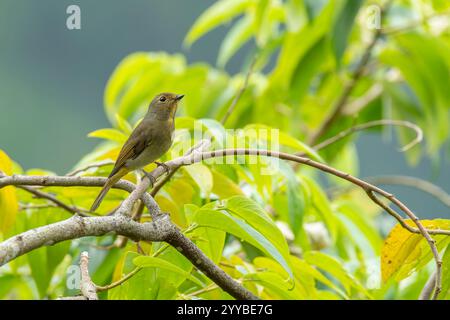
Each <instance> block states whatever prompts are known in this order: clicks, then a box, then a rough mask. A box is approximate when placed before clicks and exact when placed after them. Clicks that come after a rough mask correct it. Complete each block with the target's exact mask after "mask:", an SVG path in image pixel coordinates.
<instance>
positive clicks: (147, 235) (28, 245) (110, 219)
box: [0, 149, 450, 299]
mask: <svg viewBox="0 0 450 320" xmlns="http://www.w3.org/2000/svg"><path fill="white" fill-rule="evenodd" d="M239 155H254V156H266V157H276V158H280V159H284V160H288V161H294V162H298V163H301V164H304V165H308V166H311V167H313V168H316V169H318V170H321V171H323V172H326V173H328V174H332V175H334V176H337V177H339V178H341V179H344V180H347V181H349V182H351V183H352V184H354V185H356V186H358V187H360V188H361V189H363V190H364V191H365V192H366V193H367V195H368V196H369V197H370V198H371V199H372V200H373V201H374V202H375V203H376V204H378V205H379V206H380V207H382V208H383V209H384V210H386V211H387V212H388V213H389V214H390V215H392V216H393V217H394V218H395V219H397V220H398V221H399V223H400V224H401V225H402V226H403V227H404V228H406V229H407V230H409V231H410V232H413V233H419V234H421V235H422V236H423V237H424V238H425V239H426V240H427V242H428V244H429V246H430V248H431V251H432V253H433V256H434V259H435V262H436V282H435V290H434V298H436V297H437V295H438V294H439V292H440V290H441V277H442V276H441V264H442V262H441V260H440V257H439V253H438V251H437V248H436V244H435V242H434V240H433V239H432V238H431V236H430V234H444V235H450V231H449V230H440V229H433V230H427V229H426V228H424V226H423V225H422V223H421V222H420V220H419V219H418V218H417V216H416V215H415V214H414V213H413V212H412V211H411V210H410V209H409V208H408V207H407V206H406V205H404V204H403V203H402V202H401V201H400V200H398V199H397V198H396V197H395V196H394V195H392V194H390V193H388V192H387V191H384V190H383V189H380V188H379V187H377V186H374V185H372V184H370V183H368V182H366V181H363V180H361V179H359V178H356V177H354V176H352V175H350V174H348V173H345V172H342V171H339V170H337V169H335V168H332V167H330V166H327V165H325V164H323V163H319V162H316V161H313V160H311V159H309V158H305V157H299V156H296V155H291V154H287V153H283V152H275V151H270V150H257V149H223V150H216V151H205V152H200V151H198V150H193V151H192V152H191V153H190V154H189V155H187V156H183V157H180V158H176V159H173V160H171V161H168V162H166V165H167V166H169V167H180V166H182V165H189V164H193V163H196V162H200V161H203V160H207V159H210V158H215V157H226V156H239ZM163 173H164V169H163V168H162V167H157V168H156V169H155V170H153V171H152V172H151V173H150V174H152V175H153V176H154V177H159V176H160V175H162V174H163ZM104 180H105V179H104V178H91V177H56V176H50V177H43V176H37V177H36V176H31V177H28V176H11V177H8V176H4V177H0V187H2V186H5V185H11V184H12V185H21V184H28V185H45V186H48V185H63V186H71V185H72V186H73V184H74V183H77V184H79V185H84V186H94V185H95V186H97V185H103V183H104ZM149 184H150V181H149V179H148V178H147V177H145V178H144V179H142V181H141V182H140V183H139V185H138V186H137V187H136V188H134V189H133V184H131V183H130V182H127V181H123V180H121V181H120V182H118V183H117V184H116V185H115V187H119V188H122V189H125V190H128V191H131V194H130V196H129V197H128V198H126V199H125V200H124V201H123V202H122V204H121V205H120V207H119V209H118V210H117V212H116V214H115V215H113V216H106V217H89V218H82V217H79V216H77V215H76V216H74V217H72V218H71V219H69V220H65V221H62V222H58V223H55V224H52V225H48V226H44V227H40V228H37V229H34V230H30V231H27V232H24V233H22V234H21V235H18V236H15V237H13V238H10V239H8V240H6V241H5V242H3V243H1V244H0V265H2V264H4V263H6V262H8V261H10V260H12V259H14V258H16V257H18V256H20V255H22V254H24V253H27V252H29V251H31V250H33V249H36V248H39V247H41V246H44V245H51V244H54V243H57V242H60V241H64V240H69V239H74V238H79V237H84V236H100V235H104V234H106V233H108V232H115V233H117V234H120V235H124V236H127V237H129V238H130V239H133V240H135V241H139V240H146V241H166V242H167V243H169V244H171V245H172V246H174V247H175V248H177V249H179V250H180V252H181V253H182V254H183V255H185V256H186V258H188V259H189V260H190V261H191V262H192V263H193V264H194V265H195V266H197V268H199V270H201V271H203V272H204V273H205V274H206V275H207V276H208V277H210V278H211V280H213V281H214V282H215V283H217V284H218V285H219V286H220V287H221V288H223V289H224V290H225V291H227V292H229V293H230V294H231V295H233V296H234V297H235V298H240V299H253V298H256V297H255V296H254V295H253V294H252V293H251V292H249V291H248V290H246V289H245V288H243V287H242V286H240V285H239V284H238V283H237V282H236V281H235V280H233V279H232V278H230V277H229V276H228V275H227V274H226V273H225V272H224V271H223V270H222V269H220V268H219V267H217V266H216V265H214V264H213V263H212V262H211V261H210V260H209V259H208V258H207V257H206V256H205V255H204V254H203V252H201V251H200V250H199V249H198V247H196V246H195V244H194V243H192V241H191V240H190V239H188V238H187V237H185V236H184V235H183V234H182V233H181V232H180V231H179V230H178V228H177V227H176V226H175V225H174V224H173V223H172V222H171V221H170V219H169V218H168V217H167V216H166V215H164V214H161V213H160V210H159V207H158V205H157V204H156V202H155V201H154V199H153V198H152V197H151V196H150V195H149V194H148V193H146V189H147V188H148V186H149ZM376 195H380V196H382V197H384V198H386V199H388V200H389V201H390V202H392V203H393V204H394V205H396V206H397V207H398V208H399V209H400V210H401V211H402V212H403V213H405V214H406V216H408V217H409V218H410V219H411V220H412V222H413V223H414V224H415V225H416V228H414V227H412V226H409V225H408V224H407V223H406V222H405V220H404V219H403V218H402V217H401V216H400V215H399V214H398V213H396V212H395V211H394V210H392V209H391V208H389V207H388V206H387V205H385V204H384V203H383V202H382V201H380V200H379V199H378V197H377V196H376ZM138 199H142V201H143V202H144V203H145V205H146V206H147V208H149V212H150V213H151V214H152V217H153V221H152V222H147V223H138V222H135V221H133V219H131V217H130V216H129V212H131V209H132V207H133V205H134V203H135V202H136V201H137V200H138ZM161 217H163V218H161Z"/></svg>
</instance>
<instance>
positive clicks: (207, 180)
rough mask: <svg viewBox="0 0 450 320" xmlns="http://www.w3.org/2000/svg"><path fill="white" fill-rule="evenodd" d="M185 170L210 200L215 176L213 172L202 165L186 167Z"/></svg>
mask: <svg viewBox="0 0 450 320" xmlns="http://www.w3.org/2000/svg"><path fill="white" fill-rule="evenodd" d="M184 170H185V171H186V172H187V173H188V174H189V176H190V177H191V178H192V180H193V181H194V182H195V183H196V184H197V185H198V186H199V188H200V190H201V191H202V193H203V194H204V196H205V197H206V198H209V195H210V194H211V191H212V188H213V175H212V173H211V170H210V169H209V168H208V167H207V166H205V165H204V164H201V163H194V164H193V165H190V166H185V167H184Z"/></svg>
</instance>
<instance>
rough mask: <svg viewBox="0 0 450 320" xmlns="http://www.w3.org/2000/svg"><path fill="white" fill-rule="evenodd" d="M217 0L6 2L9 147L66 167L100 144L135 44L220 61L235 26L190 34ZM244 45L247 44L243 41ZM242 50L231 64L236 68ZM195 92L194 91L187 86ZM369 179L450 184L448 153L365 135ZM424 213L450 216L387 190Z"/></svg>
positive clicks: (30, 162)
mask: <svg viewBox="0 0 450 320" xmlns="http://www.w3.org/2000/svg"><path fill="white" fill-rule="evenodd" d="M212 2H213V1H195V0H183V1H175V0H166V1H156V0H130V1H126V2H125V1H106V0H96V1H87V0H85V1H62V0H41V1H31V0H27V1H25V0H23V1H14V0H2V1H1V2H0V43H1V44H0V46H1V49H0V70H1V72H0V148H2V149H4V150H5V151H6V152H7V153H8V154H9V155H10V156H11V157H12V158H13V159H14V160H15V161H17V162H19V163H20V164H21V165H22V166H23V167H24V168H26V169H28V168H34V167H39V168H46V169H48V170H51V171H54V172H57V173H64V172H66V171H68V170H70V168H71V167H72V166H73V165H74V164H75V163H76V162H77V161H78V160H79V159H80V158H81V156H82V155H83V154H85V153H87V152H88V151H89V150H91V149H92V148H93V146H94V145H95V144H96V143H98V141H97V140H95V139H90V138H87V137H86V134H87V133H88V132H90V131H93V130H95V129H98V128H102V127H108V126H109V124H108V121H107V119H106V116H105V114H104V111H103V90H104V87H105V84H106V81H107V79H108V78H109V76H110V74H111V73H112V71H113V70H114V68H115V66H116V65H117V64H118V63H119V61H120V60H121V59H122V58H124V57H125V56H126V55H127V54H129V53H132V52H135V51H166V52H169V53H175V52H183V53H184V54H185V55H186V57H187V59H188V61H189V62H195V61H206V62H209V63H211V64H214V62H215V60H216V57H217V52H218V49H219V45H220V42H221V40H222V39H223V35H224V34H225V32H226V30H227V28H226V27H221V28H219V29H218V30H215V31H213V32H211V33H210V34H208V35H206V36H205V37H204V38H202V39H201V40H200V41H199V42H198V43H196V44H195V45H194V46H193V47H192V48H190V49H189V50H184V49H183V47H182V41H183V38H184V36H185V34H186V32H187V30H188V29H189V27H190V26H191V25H192V23H193V22H194V20H195V18H196V17H198V16H199V14H200V13H201V12H203V11H204V10H205V8H207V7H209V6H210V5H211V3H212ZM71 4H76V5H79V6H80V8H81V23H82V28H81V30H68V29H67V28H66V18H67V16H68V15H67V14H66V8H67V7H68V6H69V5H71ZM244 50H245V48H244ZM242 57H243V55H242V52H241V54H238V55H236V56H235V57H234V58H233V59H232V60H231V62H230V63H229V64H228V65H227V71H228V72H231V73H234V72H237V71H238V70H239V69H240V67H241V64H242V61H241V60H242ZM185 94H186V95H187V96H186V98H187V99H189V93H188V92H186V93H185ZM357 146H358V151H359V157H360V165H361V174H360V176H362V177H366V176H372V175H388V174H396V175H411V176H416V177H422V178H425V179H427V180H430V181H432V182H433V183H435V184H437V185H439V186H441V187H442V188H444V189H445V190H447V191H448V190H450V170H449V165H448V160H444V156H445V155H444V154H442V157H441V159H442V161H441V162H440V163H439V164H432V163H430V161H428V160H427V159H423V160H422V161H421V162H420V164H419V165H418V166H417V167H414V168H411V167H409V166H407V165H406V162H405V159H404V156H403V155H402V154H401V153H399V152H398V151H397V148H398V144H397V143H396V141H392V140H391V139H390V138H389V137H386V139H385V140H384V141H380V139H379V136H376V135H373V136H372V135H370V134H362V135H361V137H360V138H359V140H358V144H357ZM387 189H389V190H390V191H393V192H394V193H396V194H397V195H398V196H399V197H400V198H401V199H402V200H404V201H405V202H406V203H408V205H409V206H410V208H411V209H413V210H414V211H415V212H416V213H417V214H418V215H419V216H421V217H442V218H447V217H449V213H448V212H449V210H448V208H447V207H445V206H444V205H443V204H441V203H439V202H438V201H436V200H434V199H433V198H432V197H431V196H428V195H426V194H423V193H421V192H419V191H417V190H412V189H409V188H404V187H387Z"/></svg>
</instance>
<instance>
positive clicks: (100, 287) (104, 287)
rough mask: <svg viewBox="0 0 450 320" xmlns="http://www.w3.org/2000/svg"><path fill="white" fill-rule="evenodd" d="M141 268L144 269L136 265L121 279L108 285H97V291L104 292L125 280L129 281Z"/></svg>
mask: <svg viewBox="0 0 450 320" xmlns="http://www.w3.org/2000/svg"><path fill="white" fill-rule="evenodd" d="M141 269H142V267H136V268H134V269H133V270H132V271H131V272H130V273H128V274H126V275H125V276H124V277H122V278H120V279H119V280H117V281H115V282H113V283H110V284H108V285H106V286H96V290H97V292H102V291H107V290H111V289H112V288H115V287H117V286H120V285H121V284H122V283H124V282H125V281H127V280H128V279H130V278H131V277H133V276H134V275H135V274H136V273H138V272H139V271H141Z"/></svg>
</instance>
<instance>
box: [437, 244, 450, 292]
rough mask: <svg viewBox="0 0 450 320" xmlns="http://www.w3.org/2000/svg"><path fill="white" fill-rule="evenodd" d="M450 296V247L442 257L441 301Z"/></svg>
mask: <svg viewBox="0 0 450 320" xmlns="http://www.w3.org/2000/svg"><path fill="white" fill-rule="evenodd" d="M449 295H450V246H447V249H445V252H444V255H443V256H442V291H441V293H440V294H439V299H448V298H449Z"/></svg>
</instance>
